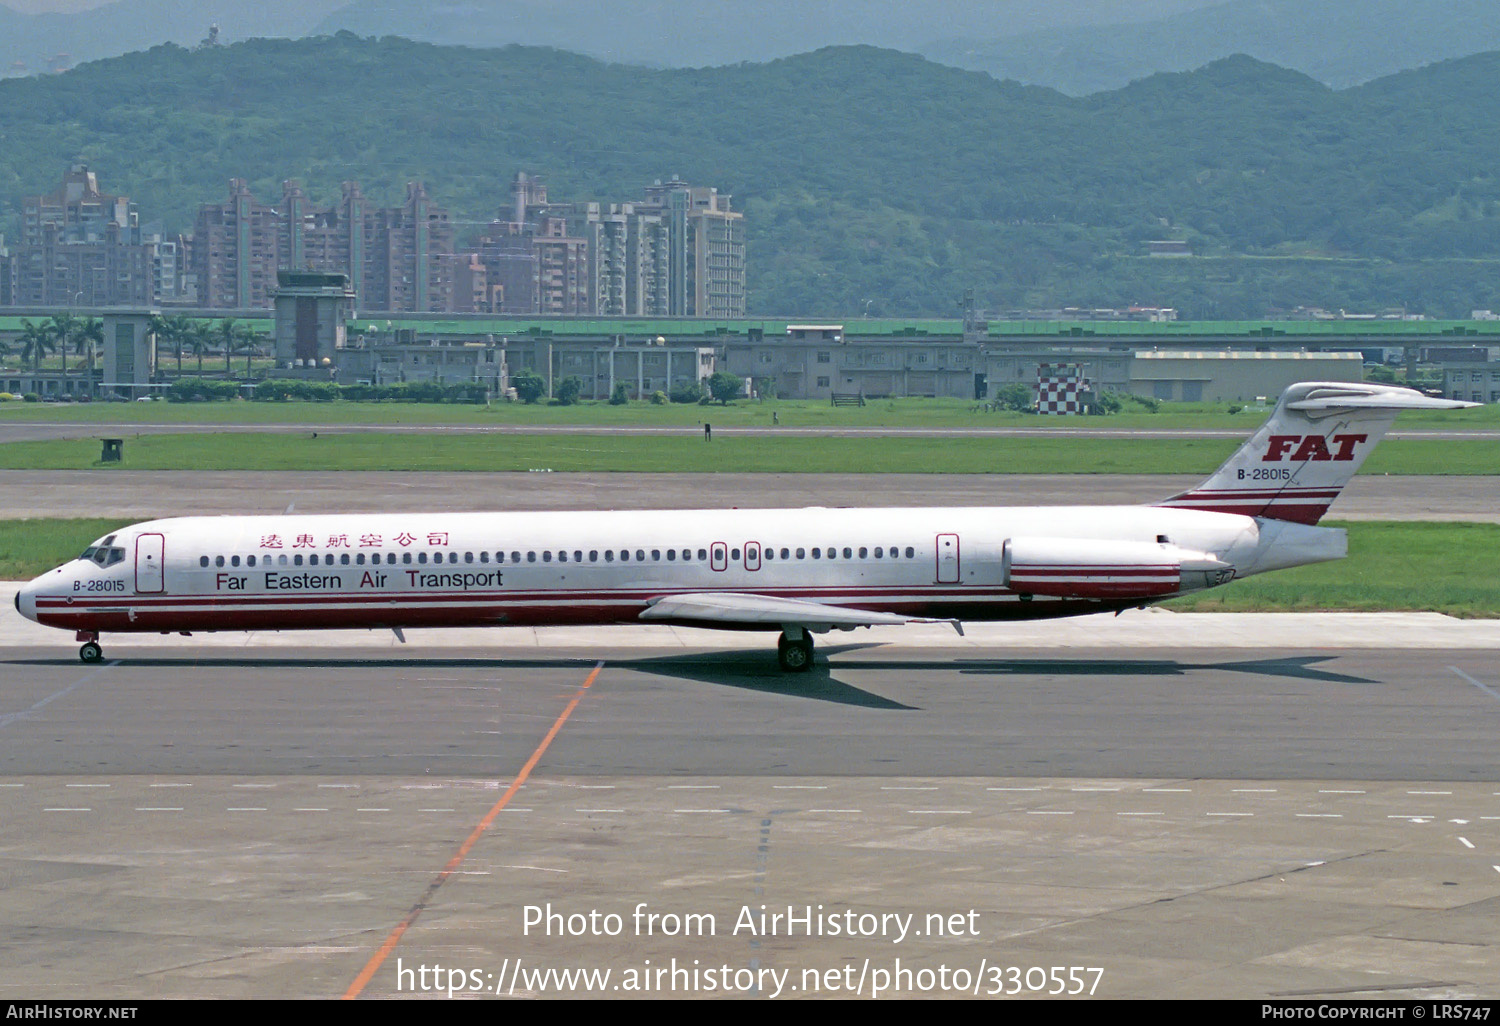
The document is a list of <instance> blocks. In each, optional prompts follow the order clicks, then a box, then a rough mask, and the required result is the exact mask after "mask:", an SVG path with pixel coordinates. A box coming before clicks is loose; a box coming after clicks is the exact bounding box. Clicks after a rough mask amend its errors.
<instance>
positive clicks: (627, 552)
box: [620, 549, 630, 563]
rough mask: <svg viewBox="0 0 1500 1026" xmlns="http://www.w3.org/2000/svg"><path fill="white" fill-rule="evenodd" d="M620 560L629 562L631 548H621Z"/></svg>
mask: <svg viewBox="0 0 1500 1026" xmlns="http://www.w3.org/2000/svg"><path fill="white" fill-rule="evenodd" d="M620 562H622V563H629V562H630V550H629V549H621V550H620Z"/></svg>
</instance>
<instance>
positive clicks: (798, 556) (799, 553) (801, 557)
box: [797, 549, 807, 559]
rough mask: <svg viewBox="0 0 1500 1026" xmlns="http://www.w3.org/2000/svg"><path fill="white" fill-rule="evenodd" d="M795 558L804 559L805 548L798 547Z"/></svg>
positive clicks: (805, 555) (805, 554)
mask: <svg viewBox="0 0 1500 1026" xmlns="http://www.w3.org/2000/svg"><path fill="white" fill-rule="evenodd" d="M797 558H798V559H806V558H807V550H806V549H798V550H797Z"/></svg>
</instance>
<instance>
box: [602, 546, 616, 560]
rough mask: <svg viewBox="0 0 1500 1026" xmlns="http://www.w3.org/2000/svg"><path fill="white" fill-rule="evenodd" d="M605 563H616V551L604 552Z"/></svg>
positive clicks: (607, 550)
mask: <svg viewBox="0 0 1500 1026" xmlns="http://www.w3.org/2000/svg"><path fill="white" fill-rule="evenodd" d="M604 561H605V562H606V563H613V562H614V561H615V550H614V549H605V550H604Z"/></svg>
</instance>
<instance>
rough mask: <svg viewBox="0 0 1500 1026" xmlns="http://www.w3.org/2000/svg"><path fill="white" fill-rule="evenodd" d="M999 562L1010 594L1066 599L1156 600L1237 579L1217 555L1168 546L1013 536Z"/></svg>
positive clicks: (1148, 543)
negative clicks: (1013, 592)
mask: <svg viewBox="0 0 1500 1026" xmlns="http://www.w3.org/2000/svg"><path fill="white" fill-rule="evenodd" d="M1000 561H1001V580H1002V583H1003V584H1004V585H1005V586H1006V587H1007V588H1009V589H1010V590H1012V591H1017V592H1021V593H1022V594H1029V595H1056V596H1060V597H1063V598H1090V599H1134V598H1139V599H1147V598H1157V597H1160V596H1162V595H1173V594H1176V593H1178V592H1182V591H1197V590H1199V589H1201V588H1211V587H1213V586H1214V585H1218V584H1224V583H1225V582H1227V581H1229V580H1231V579H1232V578H1233V577H1234V567H1232V566H1230V565H1229V564H1228V563H1225V562H1222V561H1221V560H1219V559H1217V558H1215V557H1214V556H1213V555H1211V554H1209V553H1206V552H1193V551H1191V550H1189V549H1181V548H1178V547H1177V546H1175V545H1172V544H1170V543H1166V542H1134V541H1107V540H1099V539H1079V538H1011V539H1009V540H1007V541H1006V543H1005V546H1004V548H1003V549H1002V550H1001V555H1000Z"/></svg>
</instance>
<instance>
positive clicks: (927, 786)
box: [880, 784, 937, 791]
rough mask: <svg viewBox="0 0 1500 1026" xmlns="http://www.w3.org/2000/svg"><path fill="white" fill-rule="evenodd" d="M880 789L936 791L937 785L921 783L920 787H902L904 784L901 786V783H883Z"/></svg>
mask: <svg viewBox="0 0 1500 1026" xmlns="http://www.w3.org/2000/svg"><path fill="white" fill-rule="evenodd" d="M880 789H881V790H882V791H936V790H937V786H936V785H932V784H923V785H922V786H921V787H916V786H912V787H904V786H901V785H895V784H893V785H889V786H884V785H883V786H882V787H881V788H880Z"/></svg>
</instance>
